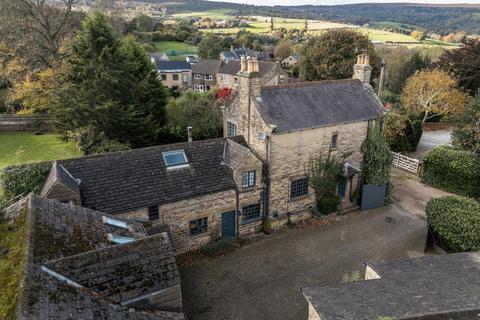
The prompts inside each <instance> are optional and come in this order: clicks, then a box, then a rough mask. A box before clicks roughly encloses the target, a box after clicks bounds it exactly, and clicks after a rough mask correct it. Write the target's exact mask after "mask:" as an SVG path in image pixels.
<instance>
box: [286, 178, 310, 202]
mask: <svg viewBox="0 0 480 320" xmlns="http://www.w3.org/2000/svg"><path fill="white" fill-rule="evenodd" d="M307 194H308V182H307V178H301V179H297V180H293V181H292V182H291V183H290V198H297V197H301V196H304V195H307Z"/></svg>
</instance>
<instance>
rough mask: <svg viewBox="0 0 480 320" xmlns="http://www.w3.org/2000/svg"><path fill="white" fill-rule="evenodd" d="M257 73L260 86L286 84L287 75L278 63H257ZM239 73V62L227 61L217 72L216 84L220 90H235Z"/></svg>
mask: <svg viewBox="0 0 480 320" xmlns="http://www.w3.org/2000/svg"><path fill="white" fill-rule="evenodd" d="M258 67H259V68H258V71H259V72H260V76H261V85H262V86H269V85H278V84H283V83H287V82H288V73H286V72H285V71H284V70H283V69H282V68H281V67H280V65H279V64H278V63H275V62H266V61H259V62H258ZM239 71H240V61H239V60H232V61H228V62H227V63H226V64H225V65H224V66H223V67H221V68H220V70H218V73H217V84H218V86H219V87H221V88H230V89H236V88H237V86H238V72H239Z"/></svg>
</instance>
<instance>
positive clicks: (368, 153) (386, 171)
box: [361, 120, 393, 184]
mask: <svg viewBox="0 0 480 320" xmlns="http://www.w3.org/2000/svg"><path fill="white" fill-rule="evenodd" d="M361 151H362V153H363V164H362V173H363V181H364V183H365V184H385V183H388V182H389V179H390V166H391V164H392V160H393V156H392V153H391V151H390V147H389V145H388V143H387V140H386V138H385V132H384V130H383V128H382V125H381V122H380V120H376V121H374V122H372V123H371V125H370V126H369V128H368V134H367V138H366V139H365V141H364V142H363V144H362V148H361Z"/></svg>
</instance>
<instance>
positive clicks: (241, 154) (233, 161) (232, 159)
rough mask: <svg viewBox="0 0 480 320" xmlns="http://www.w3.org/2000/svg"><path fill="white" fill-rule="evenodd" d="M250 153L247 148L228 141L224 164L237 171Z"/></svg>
mask: <svg viewBox="0 0 480 320" xmlns="http://www.w3.org/2000/svg"><path fill="white" fill-rule="evenodd" d="M250 152H251V151H250V149H248V148H247V147H245V146H243V145H241V144H239V143H236V142H235V141H232V140H227V141H226V143H225V150H224V156H223V162H225V164H226V165H227V166H229V167H230V168H232V169H236V168H237V167H238V166H239V165H241V164H242V163H243V160H244V159H245V157H246V156H247V155H248V154H249V153H250Z"/></svg>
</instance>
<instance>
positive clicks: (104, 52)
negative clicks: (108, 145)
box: [51, 12, 167, 147]
mask: <svg viewBox="0 0 480 320" xmlns="http://www.w3.org/2000/svg"><path fill="white" fill-rule="evenodd" d="M71 51H72V54H71V55H70V57H69V58H68V60H67V61H66V63H65V67H64V70H63V79H62V80H63V81H62V85H61V87H60V88H57V90H55V97H54V104H53V107H52V109H51V110H52V113H53V115H54V117H55V120H56V125H57V127H58V128H59V129H60V130H61V131H62V132H67V131H72V130H78V129H80V128H82V127H87V126H91V127H93V128H95V130H97V131H98V132H104V133H105V135H106V138H108V139H112V140H116V141H119V142H121V143H129V144H131V145H132V146H133V147H141V146H146V145H150V144H152V143H154V142H155V141H156V139H157V134H158V132H159V129H160V127H161V126H162V125H163V123H164V118H165V117H164V107H165V104H166V99H167V92H166V89H165V88H164V87H163V85H162V84H161V82H160V80H159V79H158V78H157V72H156V70H155V68H154V66H153V65H152V64H151V62H150V61H149V59H148V57H147V54H146V52H145V51H144V50H143V49H142V48H141V47H140V46H139V45H138V44H137V43H136V42H135V41H134V39H133V38H131V37H127V38H123V39H122V38H120V36H119V35H118V34H117V33H116V32H115V30H114V28H113V27H112V26H111V25H110V24H109V22H108V18H107V17H106V16H104V15H103V14H101V13H98V12H97V13H94V14H92V15H91V16H89V17H88V18H86V19H85V20H84V22H83V24H82V30H81V31H80V32H78V34H77V36H76V37H75V38H74V39H73V41H72V44H71Z"/></svg>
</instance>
